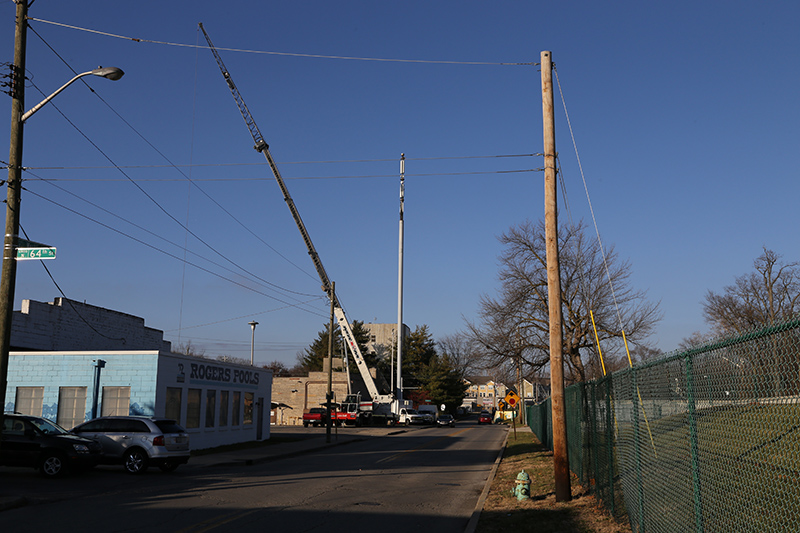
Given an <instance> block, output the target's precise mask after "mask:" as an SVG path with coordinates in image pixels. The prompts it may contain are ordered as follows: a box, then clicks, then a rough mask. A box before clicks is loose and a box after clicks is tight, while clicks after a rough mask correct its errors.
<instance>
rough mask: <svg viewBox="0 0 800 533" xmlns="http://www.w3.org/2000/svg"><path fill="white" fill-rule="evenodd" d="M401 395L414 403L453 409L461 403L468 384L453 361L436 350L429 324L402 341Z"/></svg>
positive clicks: (419, 327) (420, 327)
mask: <svg viewBox="0 0 800 533" xmlns="http://www.w3.org/2000/svg"><path fill="white" fill-rule="evenodd" d="M403 386H404V387H409V388H410V390H409V392H408V393H407V394H404V397H405V398H407V399H410V400H412V401H414V402H416V403H425V402H430V403H433V404H435V405H436V406H439V405H441V404H444V405H445V409H446V410H447V411H450V412H454V411H455V409H456V408H457V407H458V406H459V405H461V402H462V400H463V399H464V393H465V392H466V390H467V385H466V383H465V382H464V380H463V377H462V375H461V372H460V371H459V369H458V368H457V365H456V364H454V361H453V360H452V359H451V358H450V356H448V355H447V354H442V355H440V354H439V353H437V351H436V342H435V341H434V340H433V338H432V337H431V335H430V332H429V331H428V326H425V325H423V326H417V328H416V329H415V330H414V331H413V332H412V333H411V334H410V335H409V336H408V337H406V339H405V340H404V342H403Z"/></svg>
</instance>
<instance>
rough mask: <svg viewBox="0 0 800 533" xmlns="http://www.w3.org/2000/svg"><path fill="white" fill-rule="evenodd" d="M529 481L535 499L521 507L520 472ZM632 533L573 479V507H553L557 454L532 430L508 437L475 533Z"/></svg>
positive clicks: (558, 505)
mask: <svg viewBox="0 0 800 533" xmlns="http://www.w3.org/2000/svg"><path fill="white" fill-rule="evenodd" d="M523 469H524V470H525V472H526V473H527V474H528V475H529V476H530V477H531V498H530V499H529V500H523V501H518V500H517V498H516V496H514V495H513V494H512V493H511V489H513V488H514V485H515V480H516V479H517V474H519V472H520V471H521V470H523ZM509 531H513V532H515V533H523V532H526V531H535V532H536V533H550V532H553V533H555V532H558V533H629V532H630V531H631V529H630V526H628V524H627V523H625V524H619V523H617V522H615V521H614V520H613V519H612V518H611V516H610V515H609V514H608V513H606V512H605V510H603V509H602V508H601V507H600V506H599V504H598V503H597V501H596V500H595V499H594V497H592V496H590V495H588V494H586V493H585V492H584V490H583V488H582V487H581V486H580V485H579V484H578V480H577V478H576V477H575V476H572V501H569V502H559V503H557V502H556V501H555V480H554V478H553V454H552V452H550V451H548V450H547V449H546V448H545V447H544V446H543V445H542V443H540V442H539V440H538V439H537V438H536V436H535V435H534V434H533V433H531V431H530V430H529V429H528V428H517V431H516V438H515V436H514V431H513V430H511V431H510V432H509V435H508V443H507V445H506V451H505V453H504V454H503V459H502V461H501V463H500V465H499V467H498V469H497V475H496V476H495V478H494V480H493V481H492V485H491V488H490V490H489V495H488V497H487V498H486V502H485V503H484V506H483V512H482V513H481V518H480V521H479V522H478V527H477V533H501V532H509Z"/></svg>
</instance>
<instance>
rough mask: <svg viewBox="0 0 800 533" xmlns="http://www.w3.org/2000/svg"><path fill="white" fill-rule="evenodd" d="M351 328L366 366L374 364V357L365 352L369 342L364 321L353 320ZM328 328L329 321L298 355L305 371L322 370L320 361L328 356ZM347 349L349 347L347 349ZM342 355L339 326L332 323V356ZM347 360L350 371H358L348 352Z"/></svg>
mask: <svg viewBox="0 0 800 533" xmlns="http://www.w3.org/2000/svg"><path fill="white" fill-rule="evenodd" d="M351 327H352V328H353V337H355V340H356V343H357V344H358V347H359V349H360V350H361V354H362V355H363V356H364V361H365V362H366V363H367V366H370V367H371V366H374V365H375V361H374V357H371V356H370V355H368V354H367V353H366V347H367V343H368V342H369V332H368V331H367V329H366V328H365V327H364V322H361V321H359V320H354V321H353V323H352V324H351ZM329 329H330V323H326V324H325V329H323V330H322V331H320V332H319V333H317V338H316V339H314V342H312V343H311V345H310V346H309V347H308V348H306V349H305V351H304V352H301V353H300V354H299V356H298V363H299V364H300V366H301V367H302V368H303V370H305V371H306V372H321V371H322V361H323V360H324V359H325V358H327V357H328V338H329V336H330V335H329V333H328V332H329ZM348 350H349V349H348ZM341 355H342V332H341V331H340V330H339V326H337V325H334V328H333V356H334V357H341ZM347 357H348V361H349V362H350V371H351V372H358V368H357V367H356V365H355V362H354V361H353V357H352V355H351V354H350V353H348V354H347Z"/></svg>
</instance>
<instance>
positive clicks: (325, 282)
mask: <svg viewBox="0 0 800 533" xmlns="http://www.w3.org/2000/svg"><path fill="white" fill-rule="evenodd" d="M200 29H201V30H202V31H203V35H205V38H206V41H207V42H208V47H209V49H210V50H211V52H212V53H213V54H214V58H215V59H216V61H217V66H218V67H219V69H220V72H222V77H223V78H225V82H226V83H227V84H228V88H229V89H230V91H231V94H232V95H233V99H234V100H235V101H236V105H237V106H238V107H239V112H240V113H241V115H242V118H243V119H244V121H245V124H246V125H247V128H248V129H249V130H250V135H251V136H252V138H253V142H254V143H255V146H254V148H255V149H256V150H257V151H259V152H261V153H262V154H264V157H266V159H267V163H269V167H270V169H272V174H273V175H274V176H275V181H277V182H278V187H280V189H281V192H282V193H283V199H284V201H286V205H287V206H288V207H289V211H290V212H291V214H292V218H293V219H294V222H295V224H296V225H297V229H298V230H300V235H301V236H302V238H303V242H304V243H305V245H306V248H308V255H310V256H311V260H312V261H313V262H314V268H316V270H317V275H318V276H319V279H320V281H321V282H322V291H323V292H324V293H325V294H327V295H328V298H330V299H331V300H332V303H333V308H334V309H333V311H334V315H335V316H336V319H337V321H338V322H339V327H340V328H341V332H342V336H343V337H344V340H345V342H346V343H347V346H348V347H349V348H350V352H351V353H352V354H353V360H354V361H355V362H356V365H357V366H358V371H359V372H360V373H361V378H362V379H363V380H364V384H365V385H366V386H367V392H368V393H369V395H370V399H371V403H372V409H371V414H370V415H367V414H363V416H356V418H357V419H362V420H363V421H366V420H367V419H369V421H370V422H371V423H373V424H385V425H394V424H395V423H396V421H397V415H396V414H395V413H398V412H399V409H400V408H402V407H403V406H404V405H406V403H407V402H403V405H400V404H398V402H397V401H396V400H395V398H394V395H393V394H380V393H379V392H378V388H377V387H376V386H375V382H374V381H373V379H372V376H371V375H370V373H369V369H368V368H367V364H366V363H365V362H364V357H363V356H362V355H361V350H360V349H359V347H358V343H356V341H355V337H354V336H353V328H352V327H350V322H349V321H348V320H347V317H346V316H345V314H344V309H343V308H342V306H341V304H340V303H339V299H338V297H337V296H336V294H335V292H334V290H333V285H332V284H331V281H330V278H328V274H327V273H326V272H325V267H323V266H322V261H321V260H320V258H319V254H317V250H316V249H315V248H314V244H313V243H312V242H311V237H310V236H309V235H308V231H307V230H306V227H305V224H303V220H302V219H301V218H300V213H299V212H298V211H297V207H296V206H295V205H294V200H292V197H291V195H290V194H289V190H288V189H287V188H286V184H285V183H284V181H283V178H282V177H281V174H280V171H279V170H278V166H277V165H276V164H275V160H274V159H273V158H272V154H271V153H270V151H269V145H268V144H267V143H266V141H265V140H264V137H263V136H262V135H261V131H260V130H259V129H258V126H257V125H256V123H255V120H253V116H252V115H251V114H250V110H249V109H248V108H247V105H246V104H245V103H244V99H243V98H242V95H241V94H240V93H239V90H238V89H237V88H236V85H235V84H234V83H233V78H231V75H230V72H229V71H228V69H227V67H225V64H224V63H223V62H222V58H221V57H220V55H219V53H218V52H217V49H216V48H215V47H214V44H213V43H212V42H211V38H210V37H209V36H208V33H206V30H205V28H203V24H202V23H201V24H200ZM351 403H352V402H351ZM359 404H360V405H359V407H358V408H357V409H356V410H357V411H362V410H363V411H367V410H369V409H368V406H366V405H364V402H363V401H360V402H359Z"/></svg>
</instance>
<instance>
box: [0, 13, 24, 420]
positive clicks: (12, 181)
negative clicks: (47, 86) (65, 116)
mask: <svg viewBox="0 0 800 533" xmlns="http://www.w3.org/2000/svg"><path fill="white" fill-rule="evenodd" d="M16 2H17V25H16V31H15V33H14V64H13V65H11V143H10V144H11V146H10V148H9V156H8V181H7V182H6V187H8V195H7V199H6V233H5V240H4V244H3V263H2V267H0V270H2V276H0V401H2V402H3V403H4V404H5V401H6V389H7V383H8V362H9V351H10V348H11V319H12V317H13V316H14V290H15V286H16V283H17V259H16V255H17V233H19V204H20V201H19V199H20V193H21V192H22V128H23V122H22V115H23V114H24V112H25V48H26V42H27V31H28V21H27V18H28V5H29V4H28V1H27V0H16ZM2 422H3V410H0V424H2Z"/></svg>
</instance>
